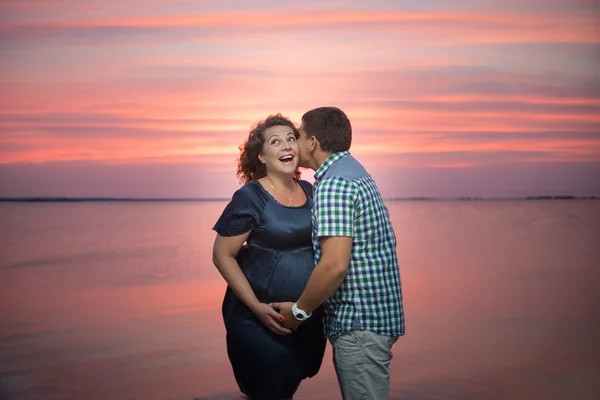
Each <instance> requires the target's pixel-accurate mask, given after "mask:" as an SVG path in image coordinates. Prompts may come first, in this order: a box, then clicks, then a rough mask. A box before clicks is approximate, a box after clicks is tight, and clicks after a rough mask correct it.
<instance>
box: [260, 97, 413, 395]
mask: <svg viewBox="0 0 600 400" xmlns="http://www.w3.org/2000/svg"><path fill="white" fill-rule="evenodd" d="M351 142H352V128H351V125H350V121H349V120H348V117H347V116H346V114H344V112H343V111H341V110H340V109H338V108H335V107H321V108H316V109H314V110H311V111H308V112H307V113H305V114H304V116H303V117H302V124H301V125H300V138H299V139H298V144H299V149H300V158H301V160H300V163H301V166H302V167H306V168H311V169H313V170H315V184H314V206H313V211H312V220H313V235H312V237H313V246H314V250H315V263H316V266H315V269H314V270H313V272H312V275H311V277H310V279H309V281H308V284H307V286H306V288H305V290H304V292H303V293H302V295H301V296H300V298H299V299H298V300H297V302H296V303H289V302H288V303H273V304H272V306H273V307H274V308H275V309H277V310H279V312H280V314H281V315H283V317H284V318H283V325H284V326H285V327H287V328H290V329H292V330H295V329H297V328H298V326H299V325H300V324H301V323H302V321H304V320H305V319H307V318H310V316H311V313H312V311H313V310H315V309H316V308H318V307H319V306H320V305H321V304H323V305H324V308H325V317H324V329H325V336H326V337H327V338H328V339H329V340H330V342H331V345H332V348H333V363H334V366H335V370H336V374H337V377H338V381H339V384H340V388H341V391H342V396H343V397H344V399H345V400H351V399H387V398H388V394H389V380H390V378H389V365H390V362H391V359H392V352H391V348H392V345H393V344H394V343H395V342H396V340H397V339H398V337H399V336H402V335H404V311H403V305H402V289H401V283H400V273H399V269H398V259H397V255H396V236H395V233H394V230H393V228H392V223H391V221H390V216H389V212H388V210H387V208H386V206H385V204H384V202H383V199H382V197H381V194H380V193H379V190H378V189H377V186H376V185H375V182H374V181H373V179H372V178H371V176H370V175H369V174H368V173H367V171H366V170H365V169H364V168H363V166H362V165H361V164H360V163H359V162H358V161H356V159H355V158H354V157H352V155H350V153H349V149H350V144H351Z"/></svg>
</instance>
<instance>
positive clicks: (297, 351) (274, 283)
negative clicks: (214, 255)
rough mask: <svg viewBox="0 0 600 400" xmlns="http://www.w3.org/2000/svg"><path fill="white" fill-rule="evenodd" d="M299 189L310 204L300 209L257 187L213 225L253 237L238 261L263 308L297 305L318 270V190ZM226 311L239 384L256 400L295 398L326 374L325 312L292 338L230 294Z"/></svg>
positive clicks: (242, 193)
mask: <svg viewBox="0 0 600 400" xmlns="http://www.w3.org/2000/svg"><path fill="white" fill-rule="evenodd" d="M298 183H299V184H300V186H301V187H302V189H303V190H304V192H305V193H306V197H307V201H306V203H305V204H304V205H302V206H300V207H286V206H284V205H282V204H280V203H278V202H277V201H276V200H275V199H274V198H273V196H271V194H270V193H268V192H267V191H266V190H265V189H264V188H263V187H262V185H261V184H260V182H258V181H253V182H251V183H249V184H246V185H244V186H243V187H241V188H240V189H239V190H238V191H236V192H235V193H234V195H233V198H232V199H231V202H230V203H229V204H228V205H227V207H226V208H225V210H224V211H223V214H222V215H221V217H220V218H219V220H218V221H217V223H216V225H215V226H214V230H215V231H217V233H219V235H221V236H237V235H240V234H242V233H245V232H248V231H250V230H251V231H252V232H251V233H250V236H249V237H248V240H247V241H246V244H245V245H244V246H243V247H242V249H241V250H240V252H239V253H238V255H237V261H238V263H239V265H240V267H241V269H242V271H243V272H244V275H245V276H246V278H247V279H248V282H249V283H250V286H251V287H252V289H253V290H254V293H255V294H256V297H257V298H258V299H259V300H260V301H261V302H263V303H270V302H281V301H296V300H298V298H299V297H300V295H301V294H302V291H303V290H304V287H305V286H306V283H307V282H308V278H309V277H310V274H311V272H312V270H313V268H314V258H313V248H312V243H311V231H312V226H311V207H312V185H311V184H310V183H308V182H306V181H299V182H298ZM222 312H223V320H224V322H225V328H226V330H227V354H228V356H229V360H230V361H231V365H232V367H233V372H234V375H235V379H236V381H237V383H238V385H239V387H240V390H241V391H242V393H244V394H246V395H247V396H248V397H250V398H251V399H252V400H256V399H265V400H266V399H269V400H271V399H273V400H275V399H278V400H279V399H288V398H290V397H292V396H293V395H294V393H295V392H296V390H297V389H298V386H299V385H300V382H301V381H302V380H303V379H305V378H307V377H312V376H314V375H315V374H316V373H317V372H318V371H319V368H320V367H321V362H322V360H323V353H324V351H325V343H326V341H325V337H324V335H323V326H322V315H323V310H322V308H319V309H317V310H315V312H313V316H312V317H311V318H309V319H308V320H307V321H305V322H304V323H302V325H300V327H299V329H298V330H297V331H295V332H293V333H292V334H290V335H287V336H280V335H277V334H274V333H272V332H271V331H270V330H269V329H268V328H267V327H265V326H264V325H263V323H262V322H261V321H260V320H259V319H258V318H257V317H256V315H255V314H254V313H253V312H252V311H250V310H249V309H248V308H247V307H246V305H245V304H244V303H243V302H242V301H241V300H240V299H239V298H238V297H237V296H236V295H235V293H233V291H232V290H231V289H230V288H229V287H228V288H227V290H226V292H225V298H224V300H223V307H222Z"/></svg>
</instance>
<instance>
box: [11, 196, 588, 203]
mask: <svg viewBox="0 0 600 400" xmlns="http://www.w3.org/2000/svg"><path fill="white" fill-rule="evenodd" d="M595 199H600V197H599V196H573V195H538V196H514V197H510V196H495V197H494V196H489V197H488V196H458V197H428V196H409V197H384V198H383V200H384V201H485V200H488V201H489V200H595ZM230 200H231V198H230V197H212V198H211V197H69V196H19V197H0V202H102V201H107V202H108V201H111V202H136V201H137V202H194V201H197V202H211V201H218V202H220V201H230Z"/></svg>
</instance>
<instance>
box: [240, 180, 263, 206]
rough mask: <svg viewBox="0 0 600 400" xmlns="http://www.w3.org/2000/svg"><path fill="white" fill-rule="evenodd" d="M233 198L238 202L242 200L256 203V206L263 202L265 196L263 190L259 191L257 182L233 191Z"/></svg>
mask: <svg viewBox="0 0 600 400" xmlns="http://www.w3.org/2000/svg"><path fill="white" fill-rule="evenodd" d="M233 197H234V198H236V199H238V201H240V200H243V201H247V202H252V203H256V204H257V205H261V204H263V203H264V201H265V195H264V193H263V190H261V187H260V182H258V181H252V182H249V183H245V184H244V185H242V186H241V187H240V188H239V189H238V190H236V191H235V193H234V194H233Z"/></svg>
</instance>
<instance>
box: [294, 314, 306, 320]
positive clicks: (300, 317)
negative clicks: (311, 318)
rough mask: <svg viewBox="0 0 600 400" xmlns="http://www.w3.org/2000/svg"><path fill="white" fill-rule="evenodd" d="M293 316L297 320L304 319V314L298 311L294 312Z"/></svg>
mask: <svg viewBox="0 0 600 400" xmlns="http://www.w3.org/2000/svg"><path fill="white" fill-rule="evenodd" d="M294 317H296V319H299V320H302V319H304V316H303V315H302V314H300V313H298V314H294Z"/></svg>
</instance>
